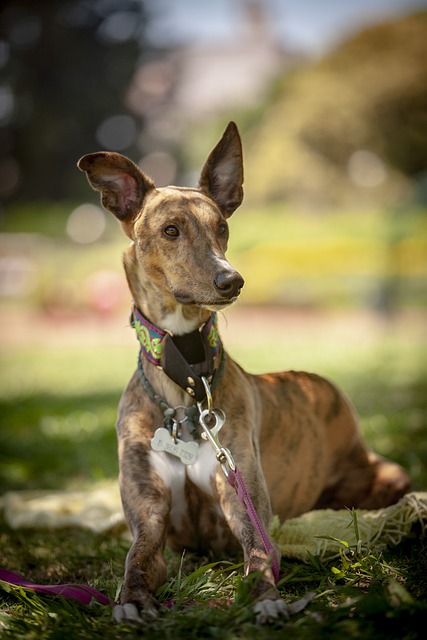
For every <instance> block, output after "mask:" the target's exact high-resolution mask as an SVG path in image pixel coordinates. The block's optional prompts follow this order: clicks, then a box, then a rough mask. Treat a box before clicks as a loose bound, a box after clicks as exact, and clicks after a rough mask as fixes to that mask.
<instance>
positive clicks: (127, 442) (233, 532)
mask: <svg viewBox="0 0 427 640" xmlns="http://www.w3.org/2000/svg"><path fill="white" fill-rule="evenodd" d="M78 166H79V168H80V169H81V170H82V171H85V172H86V173H87V176H88V179H89V181H90V184H91V185H92V187H93V188H94V189H96V190H98V191H100V192H101V197H102V202H103V205H104V207H106V208H107V209H108V210H109V211H111V212H112V213H113V214H114V215H115V216H116V217H117V218H118V219H119V220H120V221H121V223H122V226H123V229H124V231H125V233H126V234H127V235H128V236H129V238H130V239H131V244H130V246H129V248H128V249H127V251H126V252H125V254H124V268H125V272H126V277H127V281H128V284H129V289H130V292H131V294H132V297H133V299H134V301H135V304H136V305H137V307H139V309H140V310H141V311H142V312H143V313H144V314H145V315H146V316H147V317H148V318H149V319H150V320H151V322H153V323H154V324H156V325H157V326H159V327H161V328H163V329H166V330H169V331H172V332H173V333H175V334H177V335H180V334H184V333H186V332H190V331H192V330H194V329H195V328H196V327H199V326H200V325H201V324H202V323H204V322H205V321H206V320H207V319H208V318H209V316H210V314H211V312H212V310H219V309H222V308H225V307H226V306H227V305H229V304H231V303H232V302H234V301H235V299H236V298H237V296H238V294H239V291H240V288H241V286H242V284H243V280H242V279H241V276H240V275H239V274H238V273H237V272H236V271H235V270H234V269H233V268H232V267H231V265H230V264H229V263H228V262H227V261H226V258H225V252H226V249H227V241H228V227H227V222H226V220H227V218H228V217H229V216H230V215H231V214H232V213H233V212H234V210H235V209H236V208H237V207H238V206H239V205H240V203H241V201H242V198H243V190H242V183H243V164H242V150H241V142H240V137H239V133H238V130H237V127H236V125H235V124H234V123H230V124H229V125H228V127H227V129H226V131H225V133H224V135H223V137H222V139H221V140H220V142H219V143H218V145H217V146H216V147H215V149H214V150H213V151H212V152H211V154H210V156H209V158H208V160H207V161H206V164H205V166H204V168H203V171H202V174H201V178H200V182H199V186H198V188H194V189H191V188H180V187H165V188H159V189H157V188H156V187H155V186H154V184H153V182H152V181H151V180H150V179H149V178H148V177H147V176H145V175H144V174H143V173H142V172H141V171H140V170H139V168H138V167H137V166H136V165H134V164H133V163H132V162H131V161H130V160H128V159H127V158H125V157H123V156H121V155H120V154H117V153H107V152H101V153H94V154H90V155H87V156H84V157H83V158H82V159H81V160H80V161H79V165H78ZM170 225H173V226H174V227H176V228H177V229H179V236H178V237H176V238H171V237H168V236H167V235H166V234H165V232H164V231H165V229H166V228H167V227H168V226H170ZM218 276H220V278H218ZM221 277H222V278H223V279H224V278H225V280H226V283H225V285H224V284H221V282H220V280H221ZM215 280H216V283H215ZM217 364H218V363H217ZM143 366H144V371H145V374H146V376H147V378H148V379H149V380H150V382H151V384H152V386H153V387H154V389H155V391H156V392H157V393H158V394H159V395H160V396H162V397H164V398H165V399H166V400H167V402H168V404H169V405H170V406H173V407H175V406H179V405H187V404H189V403H190V402H191V398H190V397H189V396H188V395H187V394H186V393H185V392H184V391H182V390H181V389H180V388H179V387H177V386H176V385H175V384H174V383H173V382H172V381H171V380H170V379H169V378H168V377H167V376H166V375H165V374H164V373H163V372H162V371H161V370H159V369H157V368H156V367H154V366H153V365H152V364H151V363H149V362H147V361H145V362H144V364H143ZM213 402H214V406H216V407H218V408H221V409H222V410H223V411H224V412H225V414H226V416H227V421H226V424H225V426H224V428H223V429H222V431H221V432H220V436H221V443H222V445H223V446H226V447H228V448H229V449H230V450H231V451H232V453H233V455H234V457H235V460H236V463H237V465H238V467H239V469H240V471H241V473H242V475H243V477H244V479H245V482H246V484H247V487H248V490H249V493H250V495H251V497H252V500H253V503H254V505H255V508H256V509H257V511H258V513H259V515H260V517H261V518H262V520H263V522H264V525H265V527H266V528H267V529H268V525H269V522H270V519H271V514H272V512H273V513H277V514H278V515H279V517H280V519H281V520H282V521H283V520H285V519H286V518H290V517H293V516H297V515H299V514H301V513H304V512H306V511H308V510H310V509H314V508H319V507H332V508H340V507H344V506H346V507H363V508H367V509H369V508H377V507H381V506H386V505H389V504H391V503H393V502H395V501H396V500H398V499H399V498H400V497H401V496H402V495H403V494H404V493H405V491H406V490H407V489H408V486H409V482H408V478H407V475H406V474H405V472H404V471H403V469H402V468H401V467H399V466H398V465H396V464H394V463H392V462H389V461H387V460H385V459H383V458H381V457H379V456H377V455H376V454H374V453H372V452H371V451H369V449H368V448H367V447H366V445H365V444H364V442H363V440H362V437H361V434H360V431H359V427H358V423H357V418H356V416H355V413H354V411H353V409H352V408H351V406H350V405H349V402H348V401H347V400H346V399H345V398H344V397H343V395H342V394H341V393H340V392H339V391H338V390H337V389H336V388H335V387H334V386H333V385H332V384H331V383H330V382H328V381H327V380H325V379H323V378H321V377H319V376H316V375H312V374H308V373H304V372H293V371H291V372H286V373H274V374H266V375H260V376H255V375H251V374H249V373H246V372H245V371H244V370H243V369H242V368H241V367H239V365H238V364H236V363H235V362H234V361H233V360H232V358H231V357H230V356H228V357H227V359H226V365H225V371H224V375H223V378H222V380H221V382H220V383H219V384H218V385H217V386H216V387H215V388H214V390H213ZM162 419H163V416H162V413H161V411H160V409H159V407H158V406H157V404H156V403H155V402H153V400H151V399H150V398H149V397H148V396H147V394H146V392H145V391H144V389H143V387H142V385H141V382H140V379H139V376H138V375H137V373H135V374H134V376H133V377H132V379H131V381H130V382H129V385H128V387H127V389H126V390H125V392H124V394H123V397H122V399H121V402H120V406H119V416H118V422H117V433H118V441H119V461H120V488H121V495H122V502H123V508H124V512H125V516H126V520H127V523H128V526H129V529H130V531H131V532H132V534H133V545H132V547H131V549H130V551H129V554H128V557H127V560H126V573H125V578H124V585H123V590H122V594H121V605H119V606H117V607H116V609H115V617H116V619H118V620H126V619H136V620H139V619H140V614H143V613H144V612H147V611H153V610H154V609H155V607H156V602H155V599H154V596H153V594H154V593H155V591H156V589H157V588H158V587H159V586H160V585H161V584H162V583H163V582H164V581H165V579H166V564H165V560H164V556H163V550H164V546H165V544H166V543H168V544H169V545H170V546H171V547H172V548H173V549H176V550H178V551H179V550H182V549H184V548H187V549H194V550H196V551H209V550H213V551H215V552H217V553H221V554H225V553H227V551H231V550H232V551H234V550H235V549H236V548H238V547H239V546H240V547H242V548H243V552H244V558H245V562H246V567H247V569H246V571H247V573H252V572H254V571H257V572H260V574H261V575H262V577H261V578H260V579H259V580H258V582H257V587H256V593H255V594H254V598H255V600H256V601H257V604H255V607H254V608H255V609H256V610H257V611H258V614H259V619H260V620H261V621H264V622H265V621H269V620H270V619H272V618H274V617H275V616H278V615H282V614H284V613H285V606H284V603H283V601H282V600H280V596H279V594H278V591H277V589H276V587H275V585H274V580H273V576H272V572H271V569H270V563H269V558H268V557H266V552H265V550H264V547H263V545H262V542H261V540H260V537H259V535H258V534H257V533H256V532H255V531H254V528H253V526H252V524H251V522H250V520H249V517H248V515H247V513H246V512H245V510H244V508H243V507H242V505H241V504H240V502H239V500H238V499H237V497H236V495H235V492H234V491H233V490H232V489H231V488H230V487H229V485H228V484H227V482H226V480H225V478H224V476H223V473H222V471H221V469H220V468H219V466H218V465H217V464H216V463H215V459H214V457H213V451H212V450H211V448H210V445H209V443H204V444H202V445H201V447H200V461H199V462H198V463H197V462H196V464H195V465H192V466H191V467H188V468H187V467H184V465H182V464H181V462H180V461H179V460H177V459H175V458H173V457H172V456H170V455H168V454H166V453H161V454H160V453H154V452H153V451H151V449H150V440H151V438H152V436H153V433H154V431H155V429H156V428H157V427H159V426H161V424H162ZM260 603H261V604H260Z"/></svg>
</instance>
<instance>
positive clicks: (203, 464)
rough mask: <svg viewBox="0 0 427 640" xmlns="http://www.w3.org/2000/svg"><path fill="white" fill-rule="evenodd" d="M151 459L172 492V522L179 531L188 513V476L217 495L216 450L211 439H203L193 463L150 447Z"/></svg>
mask: <svg viewBox="0 0 427 640" xmlns="http://www.w3.org/2000/svg"><path fill="white" fill-rule="evenodd" d="M150 461H151V464H152V466H153V469H154V470H155V471H156V473H157V474H158V475H159V477H160V478H161V479H162V481H163V483H164V485H165V487H166V488H167V489H169V490H170V492H171V498H172V507H171V513H170V519H171V524H172V526H173V527H174V528H175V529H176V530H177V531H179V530H180V529H181V527H182V521H183V517H184V516H185V514H186V513H187V504H186V499H185V482H186V479H187V478H188V479H189V480H191V482H192V483H193V484H194V485H195V486H196V487H197V488H198V489H200V491H201V492H202V493H205V494H206V495H207V496H213V495H214V488H213V476H214V473H215V470H216V468H217V466H218V461H217V459H216V458H215V452H214V450H213V448H212V446H211V445H210V443H209V442H205V441H201V442H200V444H199V451H198V456H197V460H196V461H195V463H194V464H191V465H188V466H187V465H184V464H182V462H181V461H180V460H179V459H178V458H176V457H175V456H172V455H170V454H169V453H166V452H164V451H150Z"/></svg>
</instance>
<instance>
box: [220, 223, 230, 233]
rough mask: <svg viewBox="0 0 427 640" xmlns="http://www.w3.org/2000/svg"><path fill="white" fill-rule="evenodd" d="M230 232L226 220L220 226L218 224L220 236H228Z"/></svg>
mask: <svg viewBox="0 0 427 640" xmlns="http://www.w3.org/2000/svg"><path fill="white" fill-rule="evenodd" d="M227 233H228V226H227V224H226V223H225V222H222V223H221V224H220V225H219V226H218V234H219V235H220V236H226V235H227Z"/></svg>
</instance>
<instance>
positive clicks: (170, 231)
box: [163, 224, 179, 238]
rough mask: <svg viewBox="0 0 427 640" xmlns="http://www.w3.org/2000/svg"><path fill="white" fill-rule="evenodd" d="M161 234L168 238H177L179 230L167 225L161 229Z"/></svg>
mask: <svg viewBox="0 0 427 640" xmlns="http://www.w3.org/2000/svg"><path fill="white" fill-rule="evenodd" d="M163 233H164V234H165V236H168V238H177V237H178V236H179V229H178V227H175V226H174V225H173V224H169V225H168V226H167V227H166V228H165V229H163Z"/></svg>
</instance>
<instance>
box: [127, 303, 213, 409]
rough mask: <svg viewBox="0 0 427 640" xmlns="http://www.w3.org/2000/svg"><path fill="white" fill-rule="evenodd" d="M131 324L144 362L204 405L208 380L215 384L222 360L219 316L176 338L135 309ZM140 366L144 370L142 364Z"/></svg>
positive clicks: (175, 335)
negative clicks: (213, 381)
mask: <svg viewBox="0 0 427 640" xmlns="http://www.w3.org/2000/svg"><path fill="white" fill-rule="evenodd" d="M131 324H132V326H133V327H134V328H135V330H136V335H137V338H138V340H139V342H140V347H141V355H142V356H143V358H142V359H143V360H145V361H148V362H149V363H151V364H152V365H154V366H155V367H156V368H157V369H161V371H162V372H164V374H166V377H167V378H169V380H171V381H172V382H174V383H175V384H176V385H177V386H178V387H179V388H180V389H181V390H182V391H184V392H185V393H186V394H187V395H189V396H190V397H191V398H192V399H194V400H196V401H197V402H201V401H202V400H203V399H204V398H205V396H206V386H205V385H206V381H207V382H208V383H211V382H212V380H213V379H214V377H215V374H216V372H217V369H218V366H219V362H220V359H221V352H222V345H221V341H220V338H219V334H218V329H217V325H216V314H215V313H214V314H212V315H211V316H210V317H209V319H208V321H207V322H205V323H204V324H203V325H202V326H201V327H199V328H197V329H195V330H193V331H191V332H186V333H184V334H179V335H177V334H172V333H171V332H170V331H166V330H164V329H161V328H160V327H157V326H155V325H154V324H153V323H152V322H150V320H149V319H148V318H147V317H146V316H145V315H144V314H143V313H142V312H141V311H140V309H138V307H137V306H134V308H133V311H132V315H131ZM140 366H141V367H143V364H142V361H140ZM143 368H145V367H143Z"/></svg>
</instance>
